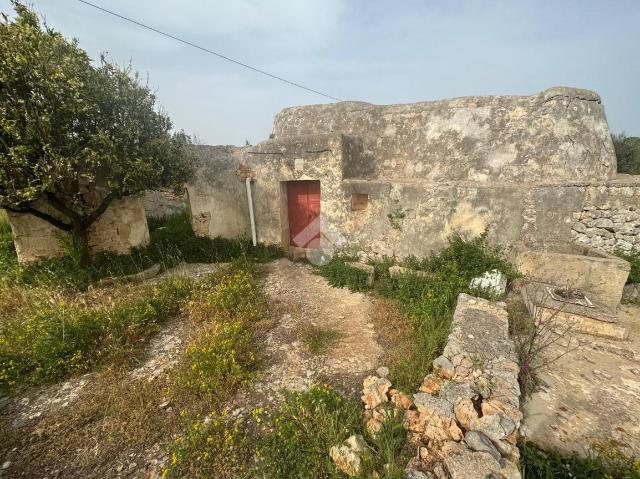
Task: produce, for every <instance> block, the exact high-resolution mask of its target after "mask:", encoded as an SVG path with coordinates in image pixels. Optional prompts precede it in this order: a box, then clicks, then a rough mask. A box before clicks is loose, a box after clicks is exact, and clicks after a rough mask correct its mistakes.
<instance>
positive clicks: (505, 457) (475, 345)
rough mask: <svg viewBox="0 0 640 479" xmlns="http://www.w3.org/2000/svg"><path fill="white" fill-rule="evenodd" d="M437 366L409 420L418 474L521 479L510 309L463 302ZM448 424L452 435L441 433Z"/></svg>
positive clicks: (477, 300)
mask: <svg viewBox="0 0 640 479" xmlns="http://www.w3.org/2000/svg"><path fill="white" fill-rule="evenodd" d="M433 365H434V373H433V374H430V375H428V376H427V377H426V378H425V380H424V382H423V384H422V386H421V387H420V390H421V391H422V392H420V393H418V394H415V395H414V403H415V405H416V409H417V410H416V411H409V412H408V413H407V414H406V415H405V427H406V428H407V429H408V432H409V435H408V440H409V442H410V444H412V445H413V446H414V447H417V452H418V454H417V456H416V459H414V460H412V461H411V463H410V467H412V468H414V469H417V470H422V471H431V472H436V471H437V470H441V471H446V472H448V473H449V474H450V477H489V475H491V474H492V473H493V474H494V475H495V476H492V477H504V478H509V479H515V478H519V477H520V473H519V471H518V463H519V457H520V452H519V450H518V447H517V441H518V430H519V428H520V422H521V420H522V413H521V412H520V387H519V385H518V371H519V367H518V362H517V358H516V354H515V347H514V344H513V342H512V341H511V340H510V339H509V321H508V315H507V311H506V305H505V304H504V303H492V302H490V301H487V300H484V299H480V298H474V297H473V296H469V295H466V294H461V295H460V296H458V305H457V306H456V311H455V313H454V316H453V324H452V331H451V334H449V337H448V339H447V344H446V346H445V348H444V352H443V354H442V356H440V357H438V358H437V359H436V360H435V361H434V362H433ZM443 422H448V423H449V428H448V429H440V428H439V427H438V425H439V424H440V423H443ZM436 477H441V476H439V475H438V474H437V473H436ZM443 477H447V476H443Z"/></svg>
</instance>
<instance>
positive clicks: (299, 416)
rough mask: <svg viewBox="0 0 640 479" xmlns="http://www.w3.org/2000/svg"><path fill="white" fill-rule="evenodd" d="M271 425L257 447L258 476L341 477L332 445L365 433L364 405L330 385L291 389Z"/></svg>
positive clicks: (286, 478)
mask: <svg viewBox="0 0 640 479" xmlns="http://www.w3.org/2000/svg"><path fill="white" fill-rule="evenodd" d="M267 428H269V431H270V432H269V433H268V434H265V435H264V436H263V437H262V439H261V440H260V441H259V445H258V456H259V457H260V463H259V465H258V468H259V472H260V477H274V478H275V477H277V478H279V479H307V478H310V477H313V478H314V479H328V478H340V477H343V475H342V474H341V473H340V472H339V471H338V470H337V469H336V467H335V465H334V464H333V462H332V460H331V458H330V457H329V449H330V448H331V446H334V445H339V444H341V443H342V442H343V441H344V440H345V439H347V438H348V437H349V436H350V435H352V434H356V433H359V432H361V431H362V423H361V420H360V407H359V405H358V403H357V402H356V401H353V400H349V399H346V398H344V397H343V396H341V395H340V394H339V393H337V392H336V391H334V390H333V389H331V388H330V387H329V386H313V387H312V388H311V389H310V390H308V391H305V392H290V391H288V392H285V397H284V401H283V403H282V404H281V405H280V406H279V408H278V409H277V410H276V411H274V412H273V413H271V414H270V417H269V422H268V424H267Z"/></svg>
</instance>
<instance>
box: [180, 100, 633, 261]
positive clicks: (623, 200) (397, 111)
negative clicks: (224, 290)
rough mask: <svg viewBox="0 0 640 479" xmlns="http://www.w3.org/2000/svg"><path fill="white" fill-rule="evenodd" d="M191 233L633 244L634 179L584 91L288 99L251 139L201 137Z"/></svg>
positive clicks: (407, 250)
mask: <svg viewBox="0 0 640 479" xmlns="http://www.w3.org/2000/svg"><path fill="white" fill-rule="evenodd" d="M199 154H200V156H201V160H202V163H201V167H200V171H199V174H198V175H197V178H196V180H195V181H194V182H193V184H191V185H189V187H188V193H189V200H190V207H191V214H192V223H193V226H194V229H195V231H196V232H197V233H198V234H201V235H208V236H226V237H235V236H238V235H241V234H250V233H251V231H252V228H251V219H250V218H251V215H250V211H249V204H248V201H247V196H248V195H247V182H249V184H250V192H251V195H252V206H253V209H254V211H253V217H254V218H255V219H254V226H255V234H256V237H257V240H258V241H262V242H266V243H276V244H280V245H282V246H283V247H285V248H287V249H297V248H303V249H307V250H309V249H316V248H322V249H329V250H343V251H346V252H352V253H359V254H365V255H376V256H379V255H388V256H393V255H395V256H407V255H416V256H424V255H426V254H428V253H430V252H432V251H435V250H438V249H440V248H441V247H442V246H444V245H445V243H446V241H447V238H448V237H449V236H450V235H451V234H452V233H454V232H457V233H460V234H461V235H463V236H465V237H471V236H476V235H479V234H481V233H482V232H484V231H487V233H488V237H489V240H490V241H491V242H492V243H494V244H498V245H504V246H507V247H508V250H509V251H510V252H513V253H516V252H519V251H522V250H527V249H536V248H547V247H549V246H552V245H555V244H559V243H571V242H573V243H578V244H584V245H588V246H591V247H594V248H597V249H599V250H601V251H607V252H611V251H614V250H622V251H630V250H633V249H640V211H639V210H638V209H639V207H640V177H637V176H629V175H618V174H617V172H616V158H615V153H614V149H613V144H612V141H611V137H610V133H609V129H608V126H607V121H606V117H605V112H604V107H603V105H602V102H601V100H600V97H599V96H598V95H597V94H596V93H594V92H591V91H587V90H579V89H573V88H564V87H555V88H550V89H548V90H545V91H544V92H542V93H539V94H537V95H532V96H494V97H466V98H456V99H451V100H440V101H432V102H422V103H414V104H406V105H372V104H369V103H363V102H341V103H334V104H327V105H311V106H302V107H293V108H287V109H285V110H283V111H281V112H280V113H278V115H277V116H276V118H275V121H274V125H273V133H272V134H271V136H270V139H268V140H266V141H263V142H261V143H259V144H257V145H255V146H246V147H232V146H220V147H201V148H200V149H199Z"/></svg>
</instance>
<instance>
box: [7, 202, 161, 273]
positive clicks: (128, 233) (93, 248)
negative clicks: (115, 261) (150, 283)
mask: <svg viewBox="0 0 640 479" xmlns="http://www.w3.org/2000/svg"><path fill="white" fill-rule="evenodd" d="M38 208H39V209H41V210H43V211H45V210H46V208H43V206H42V205H38ZM9 221H10V223H11V229H12V231H13V235H14V240H15V245H16V252H17V254H18V260H19V261H20V262H21V263H29V262H33V261H38V260H41V259H45V258H55V257H58V256H61V255H63V254H64V247H63V244H64V242H65V241H69V236H68V233H65V232H63V231H61V230H59V229H57V228H55V227H54V226H52V225H50V224H49V223H47V222H46V221H44V220H41V219H39V218H36V217H35V216H31V215H28V214H16V213H9ZM148 243H149V229H148V227H147V219H146V216H145V211H144V204H143V200H142V198H138V197H128V198H122V199H119V200H115V201H113V203H112V204H111V205H110V206H109V208H107V210H106V211H105V212H104V213H103V214H102V216H101V217H100V218H99V219H98V220H97V221H96V222H95V223H94V224H93V225H92V226H91V228H90V229H89V252H90V254H92V255H93V254H96V253H98V252H100V251H111V252H115V253H121V254H124V253H128V252H129V251H130V250H131V248H135V247H140V246H145V245H146V244H148Z"/></svg>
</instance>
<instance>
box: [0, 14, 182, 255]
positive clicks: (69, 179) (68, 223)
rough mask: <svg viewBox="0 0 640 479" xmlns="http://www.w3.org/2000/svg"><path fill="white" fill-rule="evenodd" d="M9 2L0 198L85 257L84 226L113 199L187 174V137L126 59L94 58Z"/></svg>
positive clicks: (171, 183)
mask: <svg viewBox="0 0 640 479" xmlns="http://www.w3.org/2000/svg"><path fill="white" fill-rule="evenodd" d="M13 5H14V8H15V12H16V15H15V18H13V19H10V18H9V17H8V16H7V15H5V14H2V18H1V19H0V52H2V54H1V55H0V207H2V208H5V209H7V210H9V211H13V212H18V213H27V214H31V215H33V216H35V217H38V218H41V219H42V220H45V221H47V222H49V223H50V224H51V225H53V226H55V227H56V228H59V229H60V230H63V231H67V232H70V233H71V235H72V237H73V239H74V242H75V244H77V246H78V248H79V250H80V254H81V257H82V259H83V261H84V262H87V261H88V259H89V256H88V231H89V228H90V227H91V225H92V224H94V223H95V221H96V220H97V219H98V218H100V216H101V215H102V214H103V213H104V212H105V211H106V209H107V208H108V207H109V205H110V204H111V203H112V202H113V201H114V200H115V199H118V198H122V197H125V196H128V195H134V194H138V193H140V192H142V191H144V190H146V189H153V188H163V187H177V186H179V185H182V184H184V182H186V181H187V180H188V179H189V177H190V175H191V174H192V171H193V159H192V156H191V153H190V151H191V149H190V148H189V144H190V140H189V137H188V136H187V135H185V134H184V133H182V132H178V133H173V132H172V125H171V121H170V119H169V118H168V116H167V115H166V114H164V113H162V112H161V111H159V110H158V108H157V107H156V105H155V102H156V98H155V96H154V94H153V92H152V91H151V90H150V88H149V87H148V85H146V84H143V83H142V82H141V81H140V79H139V76H138V75H137V74H135V73H133V72H132V70H131V68H130V67H126V68H122V67H118V66H115V65H113V64H111V63H110V62H109V61H108V60H107V59H106V58H105V57H104V56H103V57H101V58H100V61H99V62H98V63H97V64H96V65H94V64H92V62H91V60H90V58H89V56H88V55H87V53H86V52H85V51H84V50H82V49H81V48H80V47H79V46H78V43H77V41H76V40H67V39H65V38H64V37H63V36H62V35H61V34H60V33H59V32H56V31H54V30H53V29H51V28H50V27H49V26H47V25H46V24H43V23H41V22H40V20H39V19H38V16H37V15H36V14H35V13H34V12H33V11H32V10H31V9H29V8H27V7H26V6H24V5H22V4H20V3H17V2H14V3H13Z"/></svg>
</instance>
